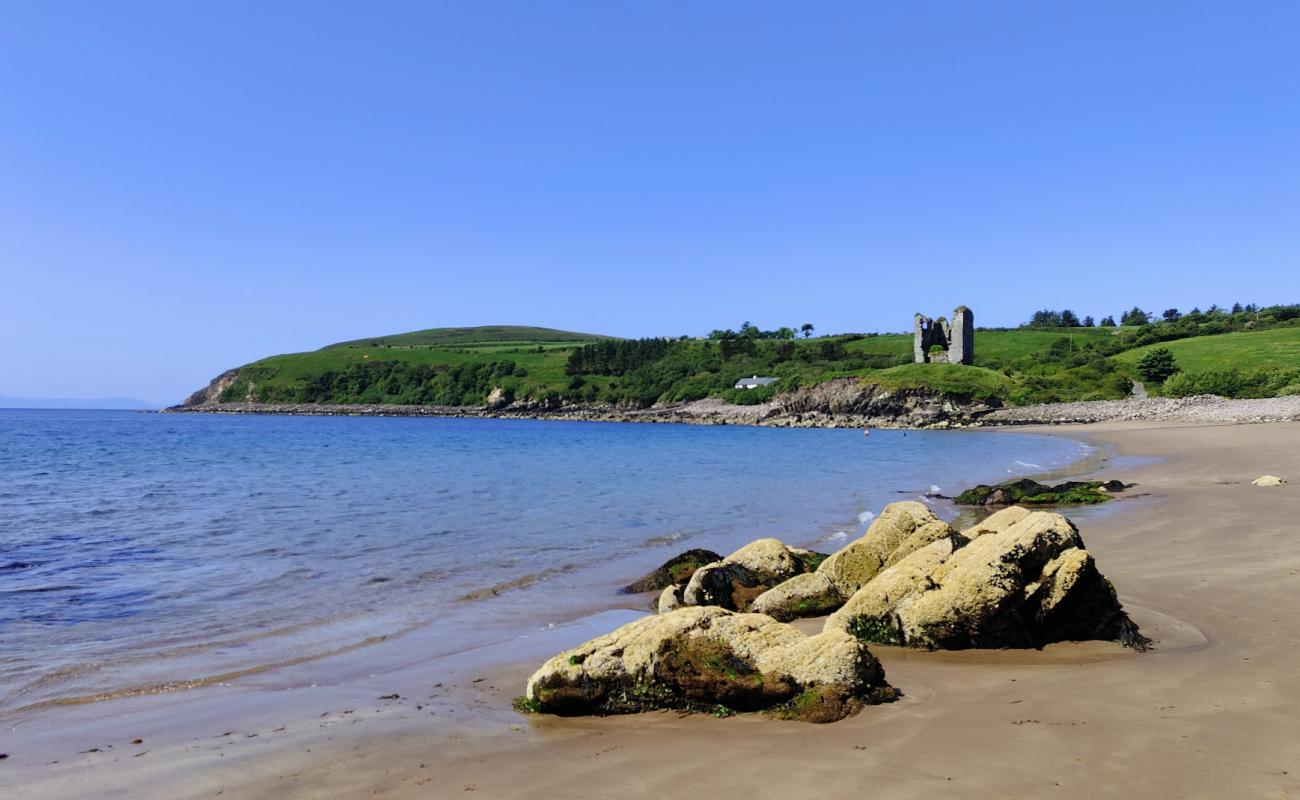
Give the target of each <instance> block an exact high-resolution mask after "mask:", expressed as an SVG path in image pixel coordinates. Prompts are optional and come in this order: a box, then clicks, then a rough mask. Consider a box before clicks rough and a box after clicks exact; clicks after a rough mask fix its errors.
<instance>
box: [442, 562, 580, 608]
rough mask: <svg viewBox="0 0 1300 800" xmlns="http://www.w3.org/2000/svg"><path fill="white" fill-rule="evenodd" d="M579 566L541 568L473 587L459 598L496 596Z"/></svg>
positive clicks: (475, 598) (470, 598) (479, 598)
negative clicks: (484, 585)
mask: <svg viewBox="0 0 1300 800" xmlns="http://www.w3.org/2000/svg"><path fill="white" fill-rule="evenodd" d="M580 566H581V565H579V564H565V565H563V566H559V567H552V568H551V569H545V570H542V571H541V572H530V573H528V574H527V575H520V576H519V577H518V578H515V579H514V580H509V581H503V582H501V583H497V584H493V585H492V586H488V587H485V588H483V589H475V590H474V591H472V592H467V593H466V594H464V595H462V596H461V598H460V599H461V600H486V599H488V598H489V597H496V596H497V595H499V594H501V593H502V592H508V591H510V590H511V589H522V588H524V587H525V586H532V585H533V584H534V583H540V582H541V581H544V580H547V579H548V578H554V577H556V576H557V575H563V574H565V573H566V572H574V571H576V570H578V569H579V567H580Z"/></svg>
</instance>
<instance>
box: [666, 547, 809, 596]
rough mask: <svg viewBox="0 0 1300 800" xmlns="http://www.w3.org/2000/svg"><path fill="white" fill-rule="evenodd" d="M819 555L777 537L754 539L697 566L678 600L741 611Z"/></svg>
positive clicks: (806, 567)
mask: <svg viewBox="0 0 1300 800" xmlns="http://www.w3.org/2000/svg"><path fill="white" fill-rule="evenodd" d="M822 558H823V556H822V555H821V554H820V553H814V552H813V551H811V550H803V549H800V548H797V547H788V546H787V545H785V544H784V543H782V542H781V541H780V540H779V539H771V538H767V539H758V540H755V541H753V542H750V543H749V544H747V545H745V546H744V547H742V548H740V549H739V550H737V551H735V552H734V553H732V554H731V555H729V556H727V557H726V558H724V559H721V560H720V561H715V562H713V563H710V564H705V565H704V566H702V567H700V568H699V569H697V570H696V571H695V574H693V575H692V576H691V579H690V581H688V582H687V584H686V588H685V589H684V590H683V592H682V595H681V601H682V604H683V605H688V606H721V607H722V608H726V609H729V610H732V611H744V610H747V609H748V608H749V605H750V603H752V602H753V601H754V598H756V597H758V596H759V595H760V594H762V593H763V592H765V591H767V590H768V589H769V588H771V587H773V586H775V585H777V584H779V583H781V582H783V581H785V580H786V579H787V578H791V577H794V576H795V575H802V574H804V573H807V572H810V571H812V569H813V568H815V566H816V565H817V564H819V563H821V560H822Z"/></svg>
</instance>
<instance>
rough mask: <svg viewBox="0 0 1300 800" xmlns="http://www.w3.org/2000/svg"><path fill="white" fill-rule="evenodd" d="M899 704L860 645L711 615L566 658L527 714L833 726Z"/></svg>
mask: <svg viewBox="0 0 1300 800" xmlns="http://www.w3.org/2000/svg"><path fill="white" fill-rule="evenodd" d="M894 696H895V693H894V691H893V689H892V688H891V687H890V686H889V684H888V683H887V682H886V681H885V675H884V670H883V669H882V668H881V667H880V664H879V662H878V661H876V659H875V658H874V657H873V656H872V655H871V653H870V651H869V650H868V649H867V647H866V645H865V644H863V643H862V642H861V641H859V640H857V639H855V638H854V637H852V636H849V635H847V634H845V633H843V632H841V631H830V632H828V633H821V634H818V635H816V636H811V637H810V636H805V635H804V634H802V633H800V632H799V631H798V630H796V629H795V628H793V627H792V626H790V625H786V624H784V623H781V622H777V621H776V620H774V619H772V618H771V617H768V616H766V615H763V614H740V613H735V612H732V611H727V610H725V609H722V608H717V607H712V606H709V607H694V608H690V607H688V608H680V609H677V610H676V611H673V612H671V613H667V614H660V615H657V616H650V617H645V618H642V619H639V620H636V621H635V622H631V623H628V624H627V625H624V626H623V627H621V628H619V629H617V630H615V631H614V632H612V633H609V634H607V635H605V636H600V637H597V638H595V639H592V640H591V641H589V642H586V643H584V644H582V645H579V646H578V647H575V648H573V649H572V650H567V651H565V652H563V653H560V654H559V655H557V656H555V657H553V658H551V659H550V660H548V661H547V662H546V663H545V664H543V665H542V666H541V668H540V669H538V670H537V671H536V672H535V673H533V675H532V677H531V678H529V679H528V685H527V689H526V695H525V705H526V707H530V708H532V709H534V710H538V711H543V712H548V713H554V714H564V715H571V714H621V713H632V712H638V711H647V710H652V709H659V708H673V709H685V710H716V708H717V707H718V706H722V707H725V708H726V709H731V710H737V711H755V710H760V709H774V710H779V711H780V712H781V715H782V716H791V717H796V718H803V719H809V720H810V721H831V720H834V719H842V718H843V717H845V716H848V715H849V714H851V713H853V712H855V711H856V710H858V709H859V708H861V706H862V705H864V704H871V703H877V702H884V701H888V700H892V699H893V698H894Z"/></svg>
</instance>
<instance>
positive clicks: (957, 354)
mask: <svg viewBox="0 0 1300 800" xmlns="http://www.w3.org/2000/svg"><path fill="white" fill-rule="evenodd" d="M912 355H913V356H914V357H915V361H916V363H918V364H973V363H975V315H974V314H972V313H971V310H970V309H969V308H967V307H966V306H957V308H955V309H953V312H952V322H948V320H946V319H944V318H943V317H939V318H938V319H930V318H929V317H927V316H924V315H922V314H917V315H916V328H915V329H914V331H913V333H912Z"/></svg>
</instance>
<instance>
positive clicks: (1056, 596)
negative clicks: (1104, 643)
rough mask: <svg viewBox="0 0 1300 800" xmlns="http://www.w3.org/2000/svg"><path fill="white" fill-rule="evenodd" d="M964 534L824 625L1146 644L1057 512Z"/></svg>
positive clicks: (915, 637) (904, 565) (875, 634)
mask: <svg viewBox="0 0 1300 800" xmlns="http://www.w3.org/2000/svg"><path fill="white" fill-rule="evenodd" d="M996 516H997V515H995V517H996ZM969 534H970V535H957V536H952V537H947V538H943V539H936V540H935V541H933V542H931V543H930V544H928V545H925V546H923V547H921V548H920V549H917V550H915V551H914V552H912V553H910V554H908V555H907V556H905V557H903V558H902V559H900V560H898V561H897V562H895V563H894V564H892V565H891V566H889V567H887V568H885V569H883V570H881V571H880V572H879V573H877V574H876V575H875V576H874V577H873V578H872V579H871V580H870V581H868V582H867V583H866V584H865V585H864V586H863V587H862V588H861V589H859V590H858V591H857V592H855V593H854V594H853V596H852V597H850V598H849V600H848V602H846V603H845V604H844V606H843V608H841V609H840V610H839V611H837V612H835V613H834V614H832V615H831V617H830V618H829V619H828V620H827V621H826V625H825V630H827V631H831V630H842V631H847V632H849V633H852V634H853V635H854V636H856V637H858V638H859V639H862V640H863V641H869V642H876V643H881V644H899V645H907V646H913V647H924V648H931V649H934V648H942V649H962V648H969V647H1042V646H1043V645H1044V644H1047V643H1050V642H1056V641H1064V640H1078V639H1104V640H1113V641H1118V642H1122V643H1124V644H1126V645H1130V646H1134V647H1144V646H1145V645H1146V644H1147V641H1146V640H1145V639H1144V638H1143V637H1142V636H1141V634H1140V633H1138V630H1137V626H1135V625H1134V624H1133V623H1132V621H1130V620H1129V618H1128V615H1127V614H1125V613H1124V610H1123V607H1122V606H1121V605H1120V603H1119V600H1118V598H1117V597H1116V596H1115V590H1114V588H1113V587H1112V586H1111V584H1110V582H1109V581H1107V580H1106V579H1105V578H1104V577H1103V576H1102V575H1101V573H1100V572H1098V571H1097V568H1096V565H1095V563H1094V561H1093V559H1092V556H1091V555H1090V554H1089V553H1088V552H1087V551H1086V550H1084V549H1083V541H1082V539H1081V538H1080V537H1079V532H1078V530H1077V529H1076V528H1075V527H1074V525H1073V524H1072V523H1071V522H1070V521H1069V520H1068V519H1066V518H1065V517H1063V516H1061V515H1060V514H1053V513H1047V512H1041V511H1040V512H1031V513H1025V514H1012V513H1008V514H1006V515H1005V516H1003V517H1002V518H1001V519H994V517H990V518H989V519H988V520H985V522H984V523H982V524H981V525H977V526H973V527H972V528H971V529H970V531H969Z"/></svg>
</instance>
